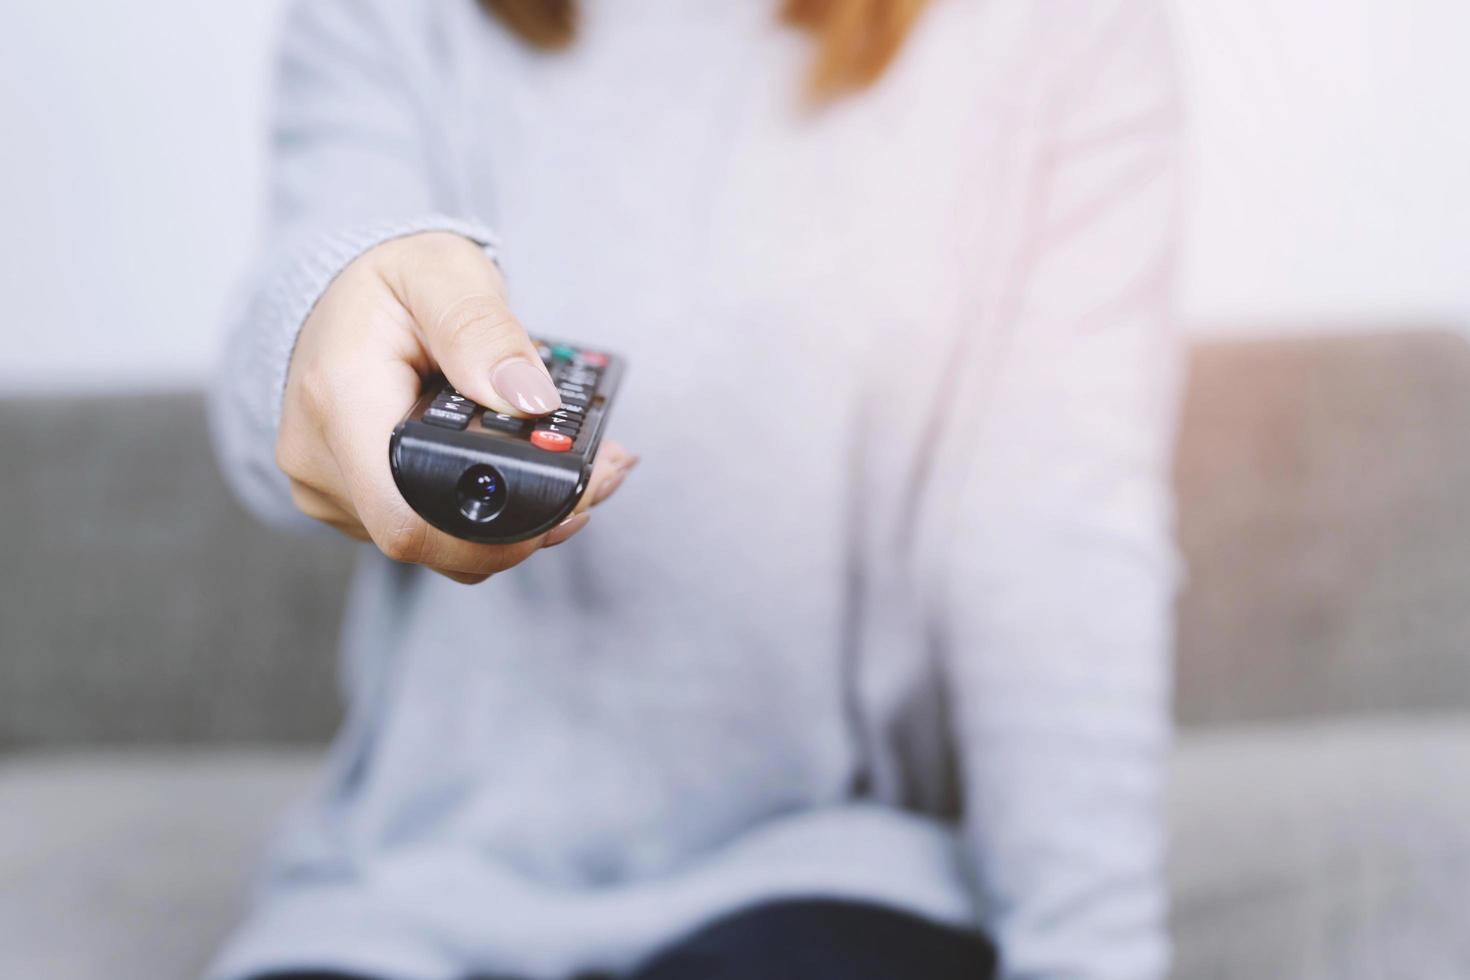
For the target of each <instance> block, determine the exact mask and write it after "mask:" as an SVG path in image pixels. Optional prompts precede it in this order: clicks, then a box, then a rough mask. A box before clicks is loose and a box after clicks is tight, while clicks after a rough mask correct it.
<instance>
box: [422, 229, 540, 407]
mask: <svg viewBox="0 0 1470 980" xmlns="http://www.w3.org/2000/svg"><path fill="white" fill-rule="evenodd" d="M413 245H414V247H413V248H412V250H411V252H409V253H407V255H406V260H405V261H402V262H399V263H396V264H395V265H396V271H397V276H396V277H395V278H396V280H397V281H396V282H395V291H396V292H397V293H398V296H399V298H400V299H401V300H402V301H403V304H404V306H406V307H407V308H408V312H409V315H410V316H412V317H413V319H414V321H415V322H416V323H417V324H418V327H419V330H420V331H421V333H422V336H423V339H424V343H425V346H426V347H427V348H428V350H429V355H430V356H431V357H432V358H433V359H434V362H435V363H436V364H437V365H438V366H439V370H440V371H442V372H444V376H445V377H446V378H448V379H449V383H450V384H452V385H454V387H455V388H457V389H458V390H459V392H460V393H461V394H463V395H465V396H466V397H468V398H470V399H471V400H473V401H476V402H479V403H480V404H481V405H485V406H487V407H489V408H492V409H494V410H495V411H497V412H508V413H511V414H515V415H544V414H546V413H547V412H551V411H555V410H556V409H557V408H559V407H560V406H561V397H560V396H559V395H558V394H557V393H556V386H555V385H554V384H552V381H551V376H550V375H549V374H547V372H546V367H545V365H543V364H542V363H541V357H540V355H539V354H538V353H537V352H536V347H535V345H533V344H532V343H531V340H530V338H529V337H527V336H526V331H525V329H524V328H522V327H521V324H520V322H519V321H518V320H517V319H516V318H515V316H514V315H513V314H512V313H511V312H510V308H509V307H508V306H507V305H506V302H505V283H504V281H503V280H502V279H501V278H500V271H499V270H498V269H497V268H496V267H495V263H493V262H491V261H490V259H489V258H488V257H486V255H485V253H484V252H482V251H480V248H479V246H477V245H475V244H474V243H473V242H471V241H469V240H468V239H465V238H460V237H459V236H457V235H451V234H447V233H432V234H427V235H421V236H415V239H414V240H413Z"/></svg>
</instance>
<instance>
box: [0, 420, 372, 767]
mask: <svg viewBox="0 0 1470 980" xmlns="http://www.w3.org/2000/svg"><path fill="white" fill-rule="evenodd" d="M0 460H4V465H3V466H0V501H4V503H5V506H4V507H0V542H4V548H5V551H4V556H5V557H4V559H3V560H0V750H4V749H6V748H13V747H19V746H25V745H36V744H39V743H48V744H61V743H73V744H76V743H96V742H116V741H119V740H122V741H140V742H149V743H158V742H166V741H198V740H216V741H226V742H228V741H236V742H238V741H245V740H251V741H256V740H259V741H300V740H318V739H321V738H323V737H325V736H326V735H327V734H328V733H329V732H330V731H331V730H332V727H333V725H334V724H335V721H336V703H335V690H334V686H335V685H334V678H335V663H334V661H335V649H336V636H337V627H338V622H339V621H340V619H341V614H342V601H343V593H344V591H345V586H346V581H347V571H348V562H349V559H350V556H351V553H352V548H351V547H350V546H349V545H347V544H346V543H345V541H344V540H342V539H339V538H337V537H336V536H335V535H332V534H330V533H325V534H323V535H321V536H320V537H316V538H289V537H285V536H282V535H279V534H273V533H271V532H269V531H267V530H265V529H264V528H261V527H260V526H258V525H257V524H255V523H254V522H253V521H251V520H250V518H249V517H247V516H246V515H245V514H244V513H243V512H242V511H241V509H240V508H239V506H238V505H237V504H236V503H235V501H234V499H233V498H232V497H231V496H230V493H229V491H228V490H227V489H226V487H225V484H224V481H223V480H221V478H220V476H219V473H218V472H217V471H216V468H215V461H214V456H213V454H212V452H211V450H210V445H209V436H208V432H207V427H206V426H205V421H204V402H203V399H202V398H200V397H199V395H198V394H195V393H189V394H158V395H129V396H112V397H91V398H78V397H68V398H51V397H46V398H30V399H25V398H13V399H5V400H0ZM17 556H20V557H17Z"/></svg>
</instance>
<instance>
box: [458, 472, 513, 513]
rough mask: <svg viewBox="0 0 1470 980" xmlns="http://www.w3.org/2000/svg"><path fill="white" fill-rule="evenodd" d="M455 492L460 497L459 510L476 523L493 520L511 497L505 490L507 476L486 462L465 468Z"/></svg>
mask: <svg viewBox="0 0 1470 980" xmlns="http://www.w3.org/2000/svg"><path fill="white" fill-rule="evenodd" d="M455 492H456V494H457V495H458V497H459V512H460V513H461V514H463V515H464V516H465V518H466V519H468V520H471V521H474V522H475V523H476V524H485V523H487V522H489V521H493V520H494V519H495V518H496V517H497V516H498V515H499V514H500V512H501V510H502V509H504V507H505V501H506V499H507V498H508V497H509V494H507V493H506V491H505V478H504V477H502V476H501V475H500V473H499V472H498V471H497V470H496V469H495V467H493V466H489V465H487V464H485V463H479V464H477V465H475V466H471V467H470V468H469V469H467V470H465V471H464V475H463V476H461V477H460V478H459V484H458V485H457V486H456V487H455Z"/></svg>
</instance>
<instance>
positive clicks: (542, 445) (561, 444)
mask: <svg viewBox="0 0 1470 980" xmlns="http://www.w3.org/2000/svg"><path fill="white" fill-rule="evenodd" d="M531 445H533V446H535V447H536V448H538V449H544V450H546V451H547V452H549V453H564V452H566V451H567V450H568V449H571V448H572V437H571V436H569V435H567V434H566V433H564V432H552V431H551V430H550V429H537V430H536V431H535V432H532V433H531Z"/></svg>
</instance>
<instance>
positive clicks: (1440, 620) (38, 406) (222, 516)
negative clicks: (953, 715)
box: [0, 330, 1470, 980]
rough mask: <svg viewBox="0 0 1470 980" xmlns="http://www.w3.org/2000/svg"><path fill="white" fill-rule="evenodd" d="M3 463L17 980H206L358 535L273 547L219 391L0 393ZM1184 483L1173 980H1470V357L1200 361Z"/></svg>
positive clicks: (8, 899) (330, 712) (310, 734)
mask: <svg viewBox="0 0 1470 980" xmlns="http://www.w3.org/2000/svg"><path fill="white" fill-rule="evenodd" d="M0 459H3V460H4V461H5V465H4V466H3V467H0V500H3V502H4V506H3V507H0V542H3V547H4V560H3V562H0V978H5V980H10V978H25V980H30V978H36V980H176V978H177V980H184V978H192V977H195V976H197V974H198V971H199V970H200V968H201V966H202V964H203V963H204V962H205V961H206V959H207V958H208V957H209V955H210V953H211V950H212V949H213V948H214V947H215V946H216V944H217V943H218V942H219V941H220V939H221V937H222V936H223V935H224V933H225V932H226V930H228V928H229V927H230V924H231V922H232V921H233V919H234V918H235V917H236V916H237V914H238V913H239V910H240V908H241V906H242V903H243V901H244V897H245V894H246V891H247V888H248V884H249V875H250V870H251V868H252V866H253V864H254V862H255V861H256V860H257V858H258V856H259V852H260V850H261V848H262V846H263V842H264V841H265V840H266V838H267V836H268V835H269V833H270V830H271V828H272V826H273V824H274V823H275V821H276V820H277V819H278V817H279V815H280V814H281V812H282V810H283V809H284V808H285V807H287V806H288V805H289V803H290V801H291V800H292V799H293V798H294V797H295V796H296V795H297V794H299V793H300V792H302V790H303V788H304V787H305V785H306V784H307V781H308V780H309V779H310V778H311V774H312V772H313V769H314V766H315V764H316V761H317V759H318V758H319V756H320V753H321V751H322V745H323V743H324V741H325V739H326V738H327V737H328V736H329V734H330V733H331V731H332V729H333V726H334V724H335V723H336V721H337V718H338V704H337V702H336V685H335V677H334V669H335V667H334V664H333V662H332V661H333V658H332V656H331V654H330V651H331V650H332V649H333V646H334V644H335V635H336V630H337V623H338V617H339V614H340V609H341V605H342V601H343V595H344V591H345V587H346V581H347V577H348V573H349V566H350V562H351V559H352V554H353V548H352V547H351V546H349V545H348V544H346V543H344V542H343V541H340V540H338V539H336V538H335V537H334V536H332V535H331V534H322V535H320V536H317V537H310V536H308V537H298V538H286V537H282V536H279V535H276V534H274V533H272V532H270V531H267V530H263V529H261V528H259V527H257V526H255V525H253V524H252V523H251V522H250V520H249V519H248V518H247V517H246V516H245V515H244V514H243V513H241V512H240V510H239V509H238V507H237V505H236V504H235V502H234V501H233V500H232V499H231V497H230V496H229V494H228V492H227V491H226V489H225V486H224V484H223V483H222V482H221V479H220V477H219V475H218V473H217V472H216V470H215V467H214V462H213V458H212V456H211V453H210V450H209V445H208V438H207V430H206V424H205V420H204V417H203V409H202V402H201V399H200V397H199V395H198V394H197V393H195V392H169V393H154V394H130V395H95V396H92V395H83V394H77V393H69V394H65V395H58V394H55V393H48V394H46V395H38V396H36V397H33V398H22V397H9V398H5V399H0ZM1177 485H1178V490H1179V499H1180V511H1179V533H1180V541H1181V547H1182V550H1183V553H1184V556H1185V559H1186V562H1187V567H1188V569H1189V573H1188V583H1187V587H1186V589H1185V590H1184V593H1183V595H1182V597H1181V599H1180V602H1179V609H1178V612H1179V616H1178V621H1179V625H1178V644H1177V670H1176V686H1177V709H1176V710H1177V718H1178V722H1179V734H1178V738H1177V740H1176V744H1175V748H1174V751H1173V758H1172V763H1171V765H1172V778H1171V789H1170V797H1169V819H1170V821H1171V839H1172V845H1171V858H1170V886H1171V890H1172V893H1173V896H1172V897H1173V913H1172V931H1173V935H1174V942H1175V951H1176V956H1175V960H1176V963H1175V973H1176V976H1178V977H1180V978H1190V980H1196V978H1197V980H1244V978H1251V980H1259V978H1262V977H1273V978H1289V980H1346V978H1364V980H1367V978H1414V980H1439V978H1443V980H1450V978H1464V977H1470V513H1467V505H1470V344H1467V343H1466V341H1465V340H1464V339H1463V338H1462V337H1461V336H1460V335H1458V334H1455V333H1451V332H1443V331H1434V330H1423V331H1416V330H1397V331H1393V332H1386V333H1381V334H1368V333H1354V334H1343V335H1332V334H1329V333H1319V334H1304V333H1303V332H1301V331H1294V332H1293V333H1292V334H1291V335H1290V336H1289V337H1287V336H1282V337H1279V338H1271V337H1265V336H1260V337H1253V338H1252V339H1244V340H1242V339H1234V340H1225V339H1220V340H1200V341H1198V342H1196V343H1195V345H1194V348H1193V350H1192V353H1191V371H1190V383H1189V388H1188V395H1187V399H1186V403H1185V408H1184V413H1183V418H1182V424H1181V436H1180V445H1179V452H1178V459H1177ZM1079 819H1085V815H1079Z"/></svg>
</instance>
